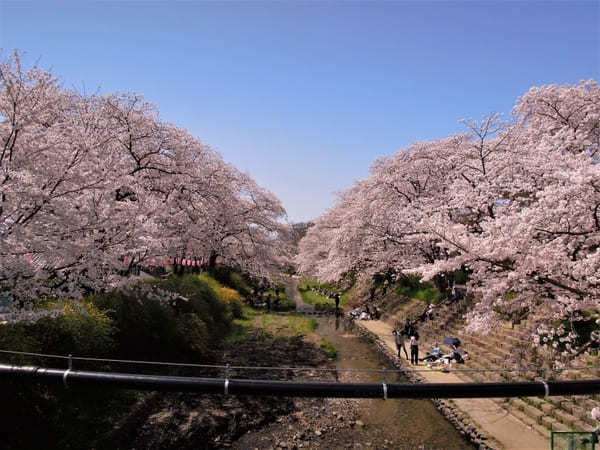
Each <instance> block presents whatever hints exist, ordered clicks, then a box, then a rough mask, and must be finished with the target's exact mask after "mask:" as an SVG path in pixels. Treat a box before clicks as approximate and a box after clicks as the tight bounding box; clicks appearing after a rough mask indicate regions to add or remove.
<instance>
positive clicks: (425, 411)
mask: <svg viewBox="0 0 600 450" xmlns="http://www.w3.org/2000/svg"><path fill="white" fill-rule="evenodd" d="M318 322H319V326H318V328H317V330H316V333H317V334H318V335H320V336H321V337H322V338H324V339H327V340H328V341H329V342H331V343H332V344H333V345H334V346H335V348H336V349H337V351H338V357H337V359H336V361H335V366H336V367H337V368H339V369H348V368H352V369H382V368H386V369H389V370H393V369H394V367H393V366H392V365H391V364H390V362H389V361H388V360H387V359H386V358H385V357H384V356H381V355H380V354H379V352H378V351H376V350H375V349H374V347H373V345H372V344H371V343H370V342H368V341H367V340H366V338H363V337H362V336H361V335H360V334H359V333H358V330H356V329H355V327H354V325H353V323H352V322H349V321H347V320H345V319H343V318H340V317H334V316H326V317H321V318H319V319H318ZM338 379H339V381H341V382H379V381H381V380H382V375H381V373H377V372H373V373H369V372H352V371H340V372H339V375H338ZM386 381H387V382H390V383H393V382H407V381H408V380H407V379H406V378H403V377H401V375H399V374H396V373H391V374H387V375H386ZM353 401H355V402H357V403H358V406H359V414H360V420H361V421H362V422H363V423H364V424H365V428H364V429H363V431H362V432H361V434H359V437H360V438H361V439H360V440H359V441H358V442H362V443H363V444H364V443H365V442H372V443H373V444H374V445H381V443H383V442H385V441H386V440H388V441H393V442H395V443H397V445H398V444H399V445H401V448H407V449H409V448H410V449H413V448H414V449H416V448H426V449H429V448H432V449H433V448H436V449H439V448H444V449H468V448H473V446H472V445H471V444H470V443H468V442H466V441H465V440H464V438H463V437H462V436H461V434H460V433H459V432H458V431H457V430H456V429H455V428H454V427H453V426H452V424H450V423H449V422H448V421H447V420H446V419H445V418H444V417H443V416H442V415H441V414H440V413H439V411H438V410H437V409H436V408H435V407H434V406H433V404H431V402H430V401H428V400H412V399H388V400H384V399H381V400H380V399H360V400H353Z"/></svg>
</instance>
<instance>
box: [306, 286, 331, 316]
mask: <svg viewBox="0 0 600 450" xmlns="http://www.w3.org/2000/svg"><path fill="white" fill-rule="evenodd" d="M300 295H301V296H302V300H304V301H305V302H306V303H308V304H310V305H313V306H314V307H315V309H316V310H317V311H328V312H331V311H335V302H334V301H333V300H332V299H329V298H327V297H325V296H324V295H321V294H317V293H316V292H313V291H301V292H300Z"/></svg>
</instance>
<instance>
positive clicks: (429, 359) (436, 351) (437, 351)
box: [421, 342, 441, 362]
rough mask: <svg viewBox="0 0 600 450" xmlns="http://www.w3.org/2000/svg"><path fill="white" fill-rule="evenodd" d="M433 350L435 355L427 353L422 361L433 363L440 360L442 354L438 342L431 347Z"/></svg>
mask: <svg viewBox="0 0 600 450" xmlns="http://www.w3.org/2000/svg"><path fill="white" fill-rule="evenodd" d="M431 350H432V351H433V353H429V352H425V356H424V357H423V358H421V361H427V362H433V361H435V360H436V359H439V358H440V355H441V352H440V347H439V346H438V344H437V342H436V343H435V344H434V345H432V346H431Z"/></svg>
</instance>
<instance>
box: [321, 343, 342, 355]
mask: <svg viewBox="0 0 600 450" xmlns="http://www.w3.org/2000/svg"><path fill="white" fill-rule="evenodd" d="M320 349H321V351H322V352H323V353H325V355H327V357H329V358H337V354H338V352H337V349H336V348H335V346H334V345H333V344H332V343H331V342H329V341H328V340H327V339H324V340H323V342H321V346H320Z"/></svg>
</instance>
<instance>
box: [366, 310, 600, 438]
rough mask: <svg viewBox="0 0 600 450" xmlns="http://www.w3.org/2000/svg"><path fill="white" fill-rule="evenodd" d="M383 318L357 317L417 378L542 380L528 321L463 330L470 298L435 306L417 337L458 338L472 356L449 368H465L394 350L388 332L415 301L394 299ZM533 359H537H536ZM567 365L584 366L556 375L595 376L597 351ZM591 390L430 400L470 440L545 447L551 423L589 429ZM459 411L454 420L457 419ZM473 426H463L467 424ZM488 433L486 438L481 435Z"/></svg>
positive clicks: (428, 341) (424, 341)
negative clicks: (419, 361)
mask: <svg viewBox="0 0 600 450" xmlns="http://www.w3.org/2000/svg"><path fill="white" fill-rule="evenodd" d="M400 304H401V306H400V307H398V308H394V311H392V313H391V314H387V315H385V316H384V317H383V320H381V321H364V322H359V327H360V328H361V329H363V330H364V333H365V334H366V335H368V336H369V337H370V338H371V339H372V340H373V341H374V342H376V345H377V346H378V347H379V348H380V350H381V351H382V353H385V354H386V355H388V357H389V358H390V359H391V360H392V361H394V364H396V366H398V367H401V368H403V369H404V370H405V372H406V373H407V376H408V377H409V378H411V379H412V380H414V381H415V382H450V383H452V382H492V381H501V382H505V381H533V380H542V379H543V378H542V376H543V375H545V376H548V375H549V372H544V371H543V370H541V369H540V370H535V369H532V367H537V366H540V367H541V364H540V361H539V359H538V358H536V355H535V351H534V350H532V346H531V341H530V339H529V330H528V329H527V325H516V326H510V325H508V324H507V325H506V326H505V327H503V328H501V329H500V330H498V331H497V332H495V333H490V334H487V335H485V336H482V335H467V334H466V333H464V318H463V316H464V313H465V311H466V308H467V307H468V305H467V304H466V302H464V301H463V302H458V303H455V304H453V305H449V306H443V307H440V308H438V310H437V311H436V313H435V318H434V320H432V321H429V320H428V321H425V322H424V323H422V324H420V325H419V333H420V336H421V342H420V352H421V355H420V356H423V354H424V353H425V350H428V349H430V346H431V345H433V344H434V343H439V344H442V343H443V339H444V338H445V337H450V336H452V337H458V338H459V339H460V340H461V341H462V343H463V346H464V347H465V348H466V349H467V350H468V351H469V353H470V355H471V360H469V361H467V363H466V364H465V365H460V366H455V367H454V368H455V369H457V368H460V369H468V371H464V372H461V371H456V372H454V371H453V372H452V373H442V372H440V371H436V370H430V369H428V368H427V366H425V365H421V366H418V367H416V368H415V369H417V370H418V372H417V371H413V370H412V369H413V367H412V366H407V364H408V363H407V362H405V361H404V360H401V359H400V358H398V357H397V356H396V355H395V344H394V341H393V337H392V335H391V331H392V329H393V328H394V326H395V325H396V326H397V324H398V323H403V322H404V320H405V318H406V317H411V318H414V317H415V315H418V314H419V313H420V312H421V311H422V310H423V309H424V304H423V303H422V302H419V301H413V302H406V301H404V302H400ZM536 365H537V366H536ZM572 366H577V367H590V368H589V369H586V370H581V369H578V370H566V371H563V372H562V373H558V374H555V375H557V376H556V378H566V379H576V378H590V377H598V376H599V375H600V373H599V371H598V369H594V367H597V366H598V358H597V357H589V356H587V357H582V358H580V359H579V360H578V361H575V362H573V363H572ZM599 405H600V402H599V401H598V398H597V396H561V397H556V396H552V397H548V398H539V397H522V398H511V399H454V400H447V401H442V402H441V403H439V402H436V406H438V408H439V409H440V411H442V412H443V413H444V414H445V415H446V417H448V419H449V420H451V421H452V422H453V423H455V422H458V423H455V425H456V426H457V428H458V429H459V430H461V431H464V432H465V433H467V434H468V435H469V436H473V439H474V440H475V442H477V440H479V441H483V443H485V445H487V446H488V447H494V446H496V447H498V448H515V449H522V448H528V449H533V448H540V449H542V448H548V447H549V445H550V432H551V431H552V430H570V429H571V430H578V431H592V430H593V429H594V428H595V425H596V424H595V422H594V421H593V420H592V418H591V417H590V415H589V412H590V410H591V409H592V408H593V407H594V406H599ZM457 417H458V418H459V420H458V421H457V420H456V418H457ZM473 427H475V428H476V430H477V431H476V432H474V433H473V432H472V431H471V432H469V430H472V428H473ZM486 436H487V439H482V437H483V438H485V437H486Z"/></svg>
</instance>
